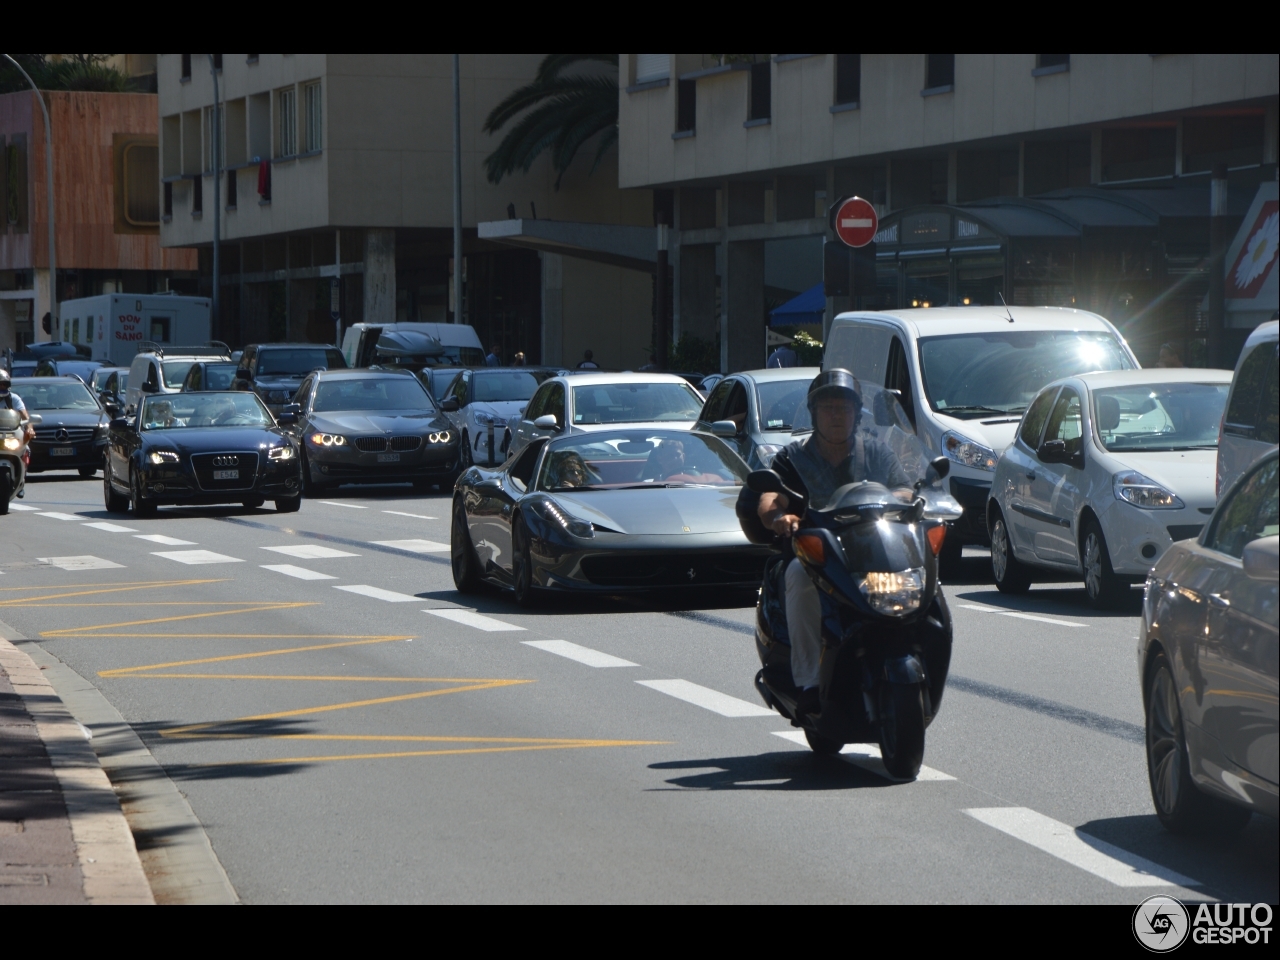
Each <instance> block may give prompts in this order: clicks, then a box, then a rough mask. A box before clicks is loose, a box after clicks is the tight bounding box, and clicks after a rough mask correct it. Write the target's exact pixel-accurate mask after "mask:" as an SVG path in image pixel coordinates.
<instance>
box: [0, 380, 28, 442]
mask: <svg viewBox="0 0 1280 960" xmlns="http://www.w3.org/2000/svg"><path fill="white" fill-rule="evenodd" d="M11 386H13V381H12V380H11V379H10V378H9V371H8V370H5V369H3V368H0V407H5V408H7V409H9V410H16V411H17V412H18V416H20V417H21V418H22V441H23V443H30V442H31V439H32V438H33V437H34V436H35V435H36V431H35V428H34V427H32V426H31V418H30V417H29V416H28V415H27V405H26V404H25V403H23V402H22V398H21V397H20V396H18V395H17V394H16V393H14V392H13V391H12V390H10V389H9V388H10V387H11Z"/></svg>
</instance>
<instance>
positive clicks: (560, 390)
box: [542, 383, 565, 427]
mask: <svg viewBox="0 0 1280 960" xmlns="http://www.w3.org/2000/svg"><path fill="white" fill-rule="evenodd" d="M542 416H544V417H545V416H552V417H555V418H556V423H557V424H559V425H560V426H562V427H563V426H564V425H565V424H564V384H563V383H553V384H552V385H551V392H550V393H549V394H547V405H546V406H545V407H544V408H543V410H542Z"/></svg>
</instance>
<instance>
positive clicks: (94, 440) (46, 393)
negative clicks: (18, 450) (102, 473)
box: [13, 376, 108, 477]
mask: <svg viewBox="0 0 1280 960" xmlns="http://www.w3.org/2000/svg"><path fill="white" fill-rule="evenodd" d="M13 392H14V393H15V394H17V395H18V396H19V397H21V398H22V402H23V403H24V404H26V407H27V412H28V413H38V414H40V416H41V417H42V418H43V422H42V423H41V424H40V426H39V427H37V428H36V436H35V439H34V440H32V441H31V445H30V450H31V466H30V467H28V469H27V472H28V473H40V472H41V471H43V470H79V471H80V476H82V477H92V476H93V475H94V474H95V473H97V472H98V470H99V469H100V468H101V467H102V455H103V451H104V450H105V449H106V446H107V423H108V417H107V414H106V411H104V410H103V409H102V405H101V404H100V403H99V402H98V398H97V397H95V396H94V395H93V392H92V391H91V390H90V389H89V388H88V387H86V386H85V385H84V381H82V380H81V379H80V378H79V377H71V376H67V377H31V378H22V379H18V380H14V381H13Z"/></svg>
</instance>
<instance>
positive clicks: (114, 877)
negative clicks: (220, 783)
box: [0, 639, 155, 904]
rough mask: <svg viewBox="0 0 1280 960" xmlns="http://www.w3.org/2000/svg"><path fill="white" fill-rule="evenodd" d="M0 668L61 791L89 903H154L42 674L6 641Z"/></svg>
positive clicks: (113, 802)
mask: <svg viewBox="0 0 1280 960" xmlns="http://www.w3.org/2000/svg"><path fill="white" fill-rule="evenodd" d="M0 666H3V667H4V671H5V673H7V674H8V675H9V681H10V683H12V684H13V689H14V692H15V693H17V694H18V696H20V697H21V698H22V701H23V703H24V704H25V705H26V708H27V713H29V714H30V715H31V719H32V720H33V721H34V722H35V725H36V730H37V731H38V733H39V735H40V739H41V740H42V741H43V743H44V748H45V752H46V753H47V754H48V756H49V762H50V763H51V764H52V766H53V772H54V775H55V776H56V777H57V778H58V785H59V787H60V788H61V790H62V800H63V803H64V805H65V806H66V808H67V816H68V818H69V819H70V821H71V836H72V839H73V840H74V841H75V846H76V858H77V859H78V860H79V862H80V872H81V874H82V875H83V876H84V894H85V898H86V899H87V900H88V901H89V903H95V904H97V903H110V904H126V903H128V904H140V903H147V904H153V903H155V898H154V897H153V896H152V893H151V886H150V885H149V884H148V883H147V877H146V874H145V873H144V872H143V870H142V862H141V860H139V858H138V849H137V847H136V846H135V844H134V842H133V833H132V832H130V830H129V824H128V822H127V821H126V820H125V818H124V813H123V812H122V811H121V809H120V801H119V800H118V799H117V798H116V795H115V791H114V790H112V788H111V781H109V780H108V779H107V775H106V774H105V773H104V772H103V770H102V766H101V765H100V764H99V762H98V756H97V754H95V753H94V751H93V748H92V747H91V746H89V741H88V739H87V734H88V731H87V730H86V728H84V727H82V726H81V725H80V724H79V723H77V722H76V720H75V718H74V717H72V715H71V713H70V712H69V711H68V710H67V708H66V706H65V704H63V702H62V699H61V698H60V697H59V696H58V693H57V691H55V690H54V689H53V686H52V685H51V684H50V683H49V681H48V680H47V679H46V678H45V676H44V673H43V672H42V671H41V670H40V668H39V667H37V666H36V664H35V663H34V662H33V661H32V659H31V657H29V656H27V654H25V653H24V652H23V651H21V650H19V649H18V648H17V647H15V646H14V645H13V644H12V643H10V642H9V641H8V640H4V639H0Z"/></svg>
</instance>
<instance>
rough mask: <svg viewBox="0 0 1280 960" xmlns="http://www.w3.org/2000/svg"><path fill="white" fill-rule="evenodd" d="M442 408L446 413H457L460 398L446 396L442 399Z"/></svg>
mask: <svg viewBox="0 0 1280 960" xmlns="http://www.w3.org/2000/svg"><path fill="white" fill-rule="evenodd" d="M440 409H441V410H443V411H444V412H445V413H457V412H458V398H457V397H445V398H444V399H443V400H441V401H440Z"/></svg>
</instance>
